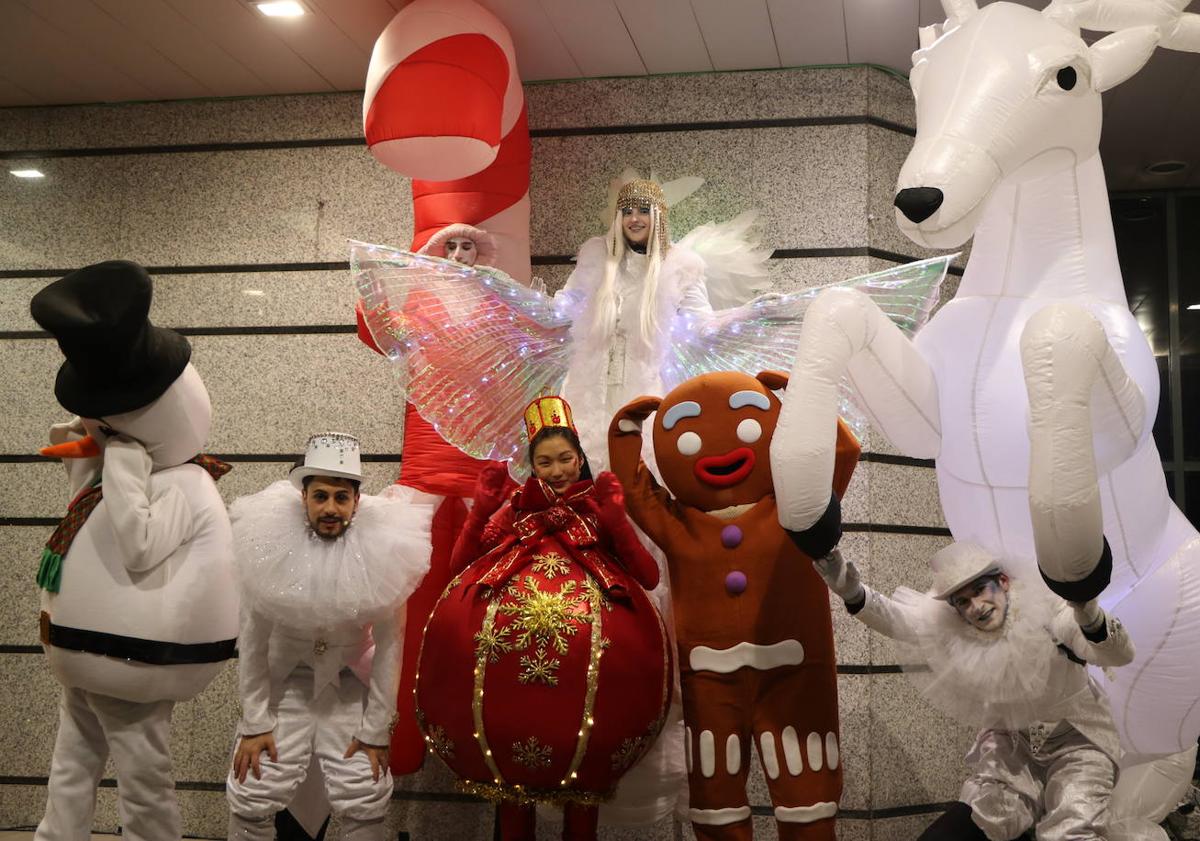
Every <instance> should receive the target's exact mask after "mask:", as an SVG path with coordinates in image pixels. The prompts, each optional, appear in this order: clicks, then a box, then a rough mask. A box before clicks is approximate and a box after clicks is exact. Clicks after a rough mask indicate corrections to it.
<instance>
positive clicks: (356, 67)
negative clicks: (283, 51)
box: [261, 8, 371, 91]
mask: <svg viewBox="0 0 1200 841" xmlns="http://www.w3.org/2000/svg"><path fill="white" fill-rule="evenodd" d="M261 25H263V26H269V27H270V28H271V31H273V32H275V33H276V34H277V35H278V37H279V38H280V40H282V41H283V42H284V43H285V44H287V45H288V46H289V47H291V48H292V50H294V51H295V52H296V54H297V55H299V56H300V57H301V58H302V59H304V61H305V62H306V63H307V64H308V65H309V66H310V67H311V68H313V70H315V71H316V72H317V73H319V74H320V75H321V77H322V78H323V79H325V81H327V82H329V84H330V85H332V86H333V88H334V90H340V91H354V90H362V88H363V85H364V84H365V83H366V78H367V64H368V63H369V62H370V60H371V51H370V49H369V48H363V47H360V46H359V45H358V44H356V43H355V42H354V40H353V39H352V38H351V37H350V36H349V35H347V34H346V33H345V32H343V31H342V30H341V29H339V28H338V27H337V26H336V25H334V23H333V21H332V20H330V18H329V16H328V15H326V14H325V13H324V12H323V11H321V10H320V9H319V8H318V9H314V10H313V14H307V15H304V16H303V17H298V18H273V19H268V18H263V19H262V21H261Z"/></svg>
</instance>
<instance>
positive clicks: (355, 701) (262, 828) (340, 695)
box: [225, 666, 393, 841]
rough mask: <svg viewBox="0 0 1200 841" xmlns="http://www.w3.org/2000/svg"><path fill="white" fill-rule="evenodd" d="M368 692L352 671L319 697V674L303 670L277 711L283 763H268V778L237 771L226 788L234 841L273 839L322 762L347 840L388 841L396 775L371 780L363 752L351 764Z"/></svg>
mask: <svg viewBox="0 0 1200 841" xmlns="http://www.w3.org/2000/svg"><path fill="white" fill-rule="evenodd" d="M366 700H367V688H366V687H365V686H363V684H362V683H361V682H360V681H359V680H358V678H356V677H355V676H354V674H353V673H352V672H350V671H349V670H348V669H343V670H342V674H341V685H340V686H333V685H330V686H326V687H325V688H324V689H322V690H321V691H320V692H319V693H318V694H317V696H316V697H315V698H314V697H313V676H312V670H311V669H309V668H308V667H306V666H301V667H299V668H297V669H295V670H293V671H292V673H291V674H290V675H288V677H287V679H286V681H285V682H284V686H283V692H282V694H281V695H280V696H279V702H278V706H277V707H276V708H275V750H276V752H277V754H278V756H279V761H278V762H272V761H271V759H270V757H269V756H267V754H265V753H264V754H263V755H262V757H261V760H262V762H261V768H262V779H261V780H260V779H256V778H255V777H254V771H253V770H251V771H250V772H249V773H248V774H247V775H246V780H245V782H241V783H239V782H238V781H237V779H236V778H235V777H234V776H233V773H232V771H231V772H230V775H229V779H228V780H227V781H226V784H225V796H226V798H227V799H228V800H229V811H230V816H229V838H230V839H231V841H233V839H236V841H272V839H274V838H275V826H274V817H275V813H276V812H279V811H281V810H282V809H285V808H287V805H288V804H289V803H290V802H291V801H292V797H293V796H294V795H295V793H296V789H297V788H299V786H300V783H302V782H303V781H304V776H305V774H306V773H307V771H308V766H309V762H310V761H311V759H312V758H313V756H314V755H315V756H316V759H317V764H318V765H319V766H320V768H321V773H322V775H323V776H324V778H325V791H326V794H327V795H328V796H329V804H330V806H332V808H333V811H334V812H336V813H338V814H340V815H341V823H342V838H343V839H345V841H383V839H384V837H385V836H384V833H385V827H384V824H383V819H384V816H385V815H386V814H387V809H388V804H389V803H390V802H391V799H392V787H393V781H392V775H391V772H389V771H387V769H386V768H385V769H384V772H383V773H382V774H380V776H379V780H378V781H376V780H373V779H371V761H370V759H368V758H367V755H366V754H365V753H363V752H362V751H360V752H358V753H356V754H355V755H354V756H353V757H351V758H350V759H343V758H342V757H343V755H344V754H345V753H346V748H348V747H350V742H351V741H352V740H353V739H354V734H355V732H357V730H358V728H359V727H360V726H361V725H362V716H363V708H364V707H365V705H366Z"/></svg>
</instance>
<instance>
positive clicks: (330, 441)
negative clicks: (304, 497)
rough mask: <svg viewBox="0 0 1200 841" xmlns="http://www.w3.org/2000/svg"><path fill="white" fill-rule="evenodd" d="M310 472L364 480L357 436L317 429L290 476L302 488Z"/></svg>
mask: <svg viewBox="0 0 1200 841" xmlns="http://www.w3.org/2000/svg"><path fill="white" fill-rule="evenodd" d="M308 476H333V477H337V478H341V479H354V480H355V481H358V482H361V481H362V459H361V450H360V448H359V444H358V439H357V438H355V437H354V436H353V435H347V434H346V433H344V432H318V433H317V434H316V435H314V436H312V437H311V438H309V439H308V450H307V451H306V452H305V453H304V463H303V464H298V465H296V466H295V467H293V468H292V472H291V473H289V474H288V478H289V479H291V480H292V484H293V485H295V486H296V487H297V488H299V489H300V490H303V489H304V480H305V478H306V477H308Z"/></svg>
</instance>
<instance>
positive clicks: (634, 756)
mask: <svg viewBox="0 0 1200 841" xmlns="http://www.w3.org/2000/svg"><path fill="white" fill-rule="evenodd" d="M645 747H646V737H645V736H638V737H637V738H636V739H626V740H625V741H623V742H621V746H620V747H619V748H617V750H616V752H615V753H614V754H613V755H612V769H613V770H614V771H624V770H625V769H626V768H628V767H629V766H631V765H633V763H634V762H636V761H637V760H638V758H639V757H641V755H642V751H643V750H645Z"/></svg>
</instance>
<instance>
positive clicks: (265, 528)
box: [230, 481, 433, 628]
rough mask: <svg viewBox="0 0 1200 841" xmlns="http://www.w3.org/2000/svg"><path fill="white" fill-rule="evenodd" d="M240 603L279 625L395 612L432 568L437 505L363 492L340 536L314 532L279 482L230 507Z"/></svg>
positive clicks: (322, 624) (331, 623)
mask: <svg viewBox="0 0 1200 841" xmlns="http://www.w3.org/2000/svg"><path fill="white" fill-rule="evenodd" d="M230 518H231V520H232V522H233V544H234V555H235V557H236V559H237V570H238V577H239V580H240V584H241V593H242V606H243V608H244V609H245V608H249V609H253V610H254V611H256V612H258V613H260V614H261V615H263V616H265V617H266V618H268V619H270V620H272V621H274V622H278V623H280V624H282V625H286V626H290V627H298V628H311V627H318V628H329V627H336V626H338V625H341V624H344V623H359V624H366V623H367V622H372V621H374V620H376V619H379V618H381V617H382V616H384V615H386V614H387V613H389V612H391V611H392V610H393V609H394V608H395V607H396V606H397V605H398V604H399V603H400V602H402V601H404V600H405V599H407V598H408V597H409V595H411V594H412V592H413V590H415V589H416V587H417V585H418V584H420V583H421V579H422V578H424V577H425V573H426V572H428V571H429V553H430V542H429V527H430V523H431V522H432V520H433V506H432V505H428V504H422V503H420V502H414V501H402V500H398V499H387V498H381V497H376V496H368V495H366V494H363V495H362V497H361V499H360V502H359V506H358V513H357V514H355V516H354V520H353V521H352V522H351V524H350V527H349V528H348V529H346V531H345V533H343V535H342V536H341V537H340V538H338V539H337V540H325V539H324V538H321V537H318V536H317V535H315V534H313V531H312V529H311V528H310V527H309V525H308V522H307V520H306V519H305V516H304V503H303V501H302V500H301V498H300V492H299V491H297V490H296V489H295V488H294V487H293V486H292V484H291V483H290V482H287V481H281V482H276V483H275V484H273V485H271V486H269V487H267V488H266V489H264V490H262V491H260V492H258V493H256V494H252V495H250V496H243V497H240V498H239V499H237V500H235V501H234V503H233V505H232V506H231V507H230Z"/></svg>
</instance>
